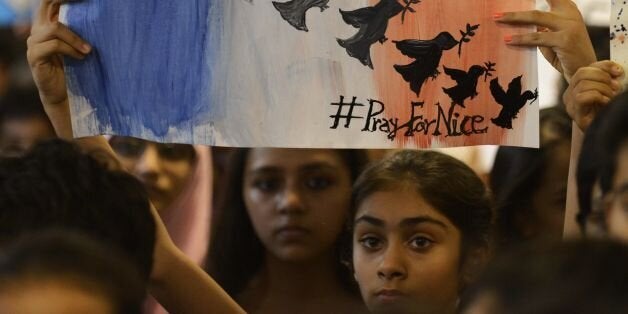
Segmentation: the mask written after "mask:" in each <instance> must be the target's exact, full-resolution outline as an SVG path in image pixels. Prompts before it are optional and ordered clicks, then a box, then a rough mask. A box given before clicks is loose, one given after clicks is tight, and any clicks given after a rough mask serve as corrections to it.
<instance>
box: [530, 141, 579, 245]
mask: <svg viewBox="0 0 628 314" xmlns="http://www.w3.org/2000/svg"><path fill="white" fill-rule="evenodd" d="M545 155H546V157H544V158H546V161H545V170H544V171H543V175H542V178H541V180H540V182H539V183H540V184H539V186H538V187H537V189H536V191H535V192H534V194H533V195H532V209H533V211H532V213H531V215H529V216H527V217H526V218H524V219H526V220H529V221H525V222H522V223H523V224H524V227H523V231H524V233H528V236H529V237H530V238H536V239H548V240H555V241H558V240H560V239H562V237H563V229H564V224H565V204H566V202H567V178H568V176H569V159H570V155H571V145H570V142H569V141H560V142H558V143H556V144H554V146H553V147H552V148H551V149H550V150H549V151H548V152H547V153H546V154H545Z"/></svg>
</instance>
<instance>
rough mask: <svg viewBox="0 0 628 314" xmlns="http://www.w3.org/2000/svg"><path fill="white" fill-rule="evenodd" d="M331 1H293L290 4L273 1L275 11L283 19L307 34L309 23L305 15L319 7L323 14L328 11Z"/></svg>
mask: <svg viewBox="0 0 628 314" xmlns="http://www.w3.org/2000/svg"><path fill="white" fill-rule="evenodd" d="M328 3H329V0H291V1H288V2H277V1H273V5H274V6H275V9H277V11H279V13H280V14H281V17H282V18H283V19H284V20H286V21H287V22H288V23H290V25H292V26H294V28H296V29H298V30H300V31H304V32H307V31H308V28H307V23H306V17H305V14H306V13H307V11H308V10H309V9H311V8H315V7H318V8H320V9H321V12H323V11H325V9H328V8H329V6H328V5H327V4H328Z"/></svg>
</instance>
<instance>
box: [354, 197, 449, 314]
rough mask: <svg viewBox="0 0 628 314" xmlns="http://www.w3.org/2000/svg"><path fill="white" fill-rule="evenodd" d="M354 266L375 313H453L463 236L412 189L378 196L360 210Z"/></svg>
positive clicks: (357, 217)
mask: <svg viewBox="0 0 628 314" xmlns="http://www.w3.org/2000/svg"><path fill="white" fill-rule="evenodd" d="M353 223H354V232H353V265H354V271H355V279H356V280H357V282H358V284H359V286H360V292H361V293H362V298H363V299H364V301H365V302H366V305H367V307H368V308H369V310H370V311H371V312H372V313H391V314H394V313H453V312H455V308H456V303H457V298H458V291H459V283H460V277H461V276H460V274H459V268H460V258H461V256H460V251H461V250H460V246H461V233H460V231H459V230H458V228H456V227H455V226H454V225H453V224H452V223H451V222H450V221H449V219H447V217H445V216H444V215H443V214H441V213H440V212H438V211H437V210H436V209H435V208H434V207H432V206H431V205H430V204H428V203H427V201H425V199H423V197H422V196H420V195H418V194H417V193H416V192H415V191H414V190H413V189H412V188H409V187H400V188H396V189H394V190H393V191H381V192H375V193H373V194H372V195H371V196H368V197H367V198H366V199H364V201H363V202H362V203H361V204H360V205H359V207H358V210H357V213H356V216H355V219H354V222H353Z"/></svg>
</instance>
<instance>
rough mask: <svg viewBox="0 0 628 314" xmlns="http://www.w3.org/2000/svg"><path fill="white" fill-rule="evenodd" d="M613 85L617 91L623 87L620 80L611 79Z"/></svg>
mask: <svg viewBox="0 0 628 314" xmlns="http://www.w3.org/2000/svg"><path fill="white" fill-rule="evenodd" d="M611 86H612V87H613V89H614V90H616V91H618V90H619V89H620V88H621V84H620V83H619V82H618V81H615V80H613V81H611Z"/></svg>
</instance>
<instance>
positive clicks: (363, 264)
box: [353, 244, 377, 299]
mask: <svg viewBox="0 0 628 314" xmlns="http://www.w3.org/2000/svg"><path fill="white" fill-rule="evenodd" d="M355 245H356V244H354V247H355ZM353 271H354V274H353V276H354V278H355V280H356V282H357V283H358V286H359V287H360V292H361V293H362V296H363V298H365V299H366V298H368V294H367V293H366V292H367V291H368V289H369V287H372V286H373V285H374V284H376V282H375V279H376V277H377V269H376V267H375V266H374V258H373V257H370V256H367V255H366V254H365V252H363V251H361V250H359V249H355V248H354V250H353Z"/></svg>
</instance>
